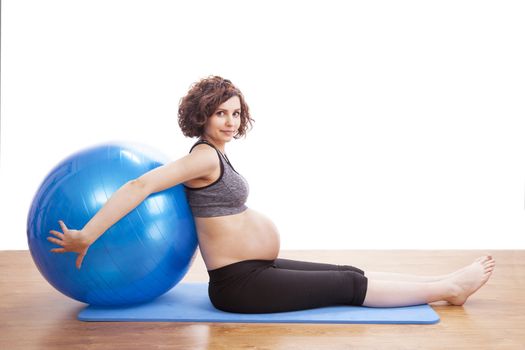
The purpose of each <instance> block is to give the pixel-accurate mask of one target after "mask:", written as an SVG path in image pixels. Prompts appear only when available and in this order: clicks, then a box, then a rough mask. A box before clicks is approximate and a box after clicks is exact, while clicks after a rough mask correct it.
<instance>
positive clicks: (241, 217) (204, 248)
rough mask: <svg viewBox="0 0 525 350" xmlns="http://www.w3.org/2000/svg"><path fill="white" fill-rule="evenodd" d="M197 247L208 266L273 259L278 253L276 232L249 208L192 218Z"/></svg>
mask: <svg viewBox="0 0 525 350" xmlns="http://www.w3.org/2000/svg"><path fill="white" fill-rule="evenodd" d="M195 224H196V227H197V233H198V237H199V248H200V251H201V254H202V258H203V259H204V263H205V264H206V268H207V269H208V270H213V269H217V268H219V267H222V266H225V265H229V264H233V263H235V262H238V261H242V260H252V259H263V260H273V259H276V258H277V255H278V254H279V247H280V239H279V232H278V231H277V227H276V226H275V225H274V223H273V222H272V221H271V220H270V219H268V218H267V217H266V216H264V215H262V214H260V213H258V212H256V211H255V210H252V209H249V208H248V209H247V210H245V211H244V212H242V213H239V214H236V215H228V216H219V217H213V218H198V217H197V218H195Z"/></svg>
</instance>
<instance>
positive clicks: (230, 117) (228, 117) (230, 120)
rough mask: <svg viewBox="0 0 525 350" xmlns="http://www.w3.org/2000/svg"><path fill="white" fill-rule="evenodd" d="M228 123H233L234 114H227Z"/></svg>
mask: <svg viewBox="0 0 525 350" xmlns="http://www.w3.org/2000/svg"><path fill="white" fill-rule="evenodd" d="M226 124H227V125H233V116H232V115H227V116H226Z"/></svg>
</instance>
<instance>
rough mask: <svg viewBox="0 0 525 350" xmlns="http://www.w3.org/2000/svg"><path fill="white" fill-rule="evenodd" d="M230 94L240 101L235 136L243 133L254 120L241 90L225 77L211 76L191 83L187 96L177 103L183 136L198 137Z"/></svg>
mask: <svg viewBox="0 0 525 350" xmlns="http://www.w3.org/2000/svg"><path fill="white" fill-rule="evenodd" d="M233 96H238V97H239V99H240V100H241V125H240V126H239V130H238V131H237V133H236V134H235V135H234V138H236V139H238V138H240V137H241V136H245V135H246V132H247V131H248V127H250V129H251V127H252V123H253V122H254V121H255V120H253V119H252V118H251V117H250V111H249V108H248V105H247V104H246V101H245V100H244V96H243V95H242V93H241V91H240V90H239V89H238V88H236V87H235V85H233V84H232V82H231V81H229V80H228V79H224V78H221V77H220V76H216V75H211V76H209V77H207V78H204V79H201V80H200V81H198V82H196V83H193V84H192V85H191V87H190V90H189V91H188V93H187V94H186V96H184V97H182V98H181V99H180V103H179V114H178V118H179V126H180V128H181V130H182V133H183V134H184V136H186V137H200V136H202V134H203V133H204V125H205V124H206V121H207V120H208V117H210V116H211V115H213V113H215V111H216V110H217V108H219V106H220V105H221V104H222V103H224V102H225V101H227V100H229V99H230V98H232V97H233Z"/></svg>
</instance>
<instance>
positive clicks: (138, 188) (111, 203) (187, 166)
mask: <svg viewBox="0 0 525 350" xmlns="http://www.w3.org/2000/svg"><path fill="white" fill-rule="evenodd" d="M218 166H219V163H218V162H217V155H216V154H215V151H214V150H213V149H212V148H210V147H206V148H199V147H197V148H195V150H194V151H193V152H192V153H190V154H188V155H187V156H185V157H183V158H181V159H179V160H177V161H175V162H171V163H168V164H166V165H163V166H160V167H158V168H155V169H153V170H151V171H149V172H147V173H145V174H144V175H142V176H140V177H139V178H137V179H134V180H131V181H129V182H127V183H126V184H124V185H123V186H122V187H120V188H119V189H118V190H117V191H115V193H113V195H112V196H111V197H110V198H109V199H108V201H107V202H106V203H105V204H104V206H103V207H102V208H101V209H100V210H99V211H98V212H97V213H96V214H95V215H94V216H93V217H92V218H91V220H89V221H88V222H87V223H86V225H85V226H84V228H83V229H81V230H73V229H69V228H67V226H66V225H65V224H64V223H63V222H62V221H60V226H61V228H62V231H63V232H59V231H55V230H51V231H50V233H51V234H53V235H54V236H55V237H51V236H50V237H48V240H49V241H50V242H53V243H55V244H57V245H59V246H60V248H54V249H51V251H52V252H54V253H65V252H76V253H78V254H79V255H78V258H77V267H78V268H80V266H81V264H82V260H83V259H84V256H85V255H86V253H87V250H88V248H89V246H90V245H91V244H93V242H95V241H96V240H97V239H98V238H99V237H100V236H101V235H102V234H103V233H104V232H106V231H107V230H108V229H109V228H110V227H111V226H113V225H114V224H115V223H116V222H117V221H119V220H120V219H121V218H122V217H124V216H125V215H126V214H128V213H129V212H130V211H132V210H133V209H134V208H136V207H137V206H138V205H139V204H140V203H142V201H144V200H145V199H146V198H147V197H148V196H149V195H150V194H152V193H155V192H160V191H163V190H165V189H167V188H170V187H173V186H176V185H178V184H180V183H183V182H186V181H188V180H191V179H196V178H200V177H205V176H207V175H209V174H211V173H212V172H213V171H214V170H215V169H216V168H217V167H218Z"/></svg>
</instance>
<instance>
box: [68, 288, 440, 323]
mask: <svg viewBox="0 0 525 350" xmlns="http://www.w3.org/2000/svg"><path fill="white" fill-rule="evenodd" d="M78 319H79V320H81V321H128V322H129V321H137V322H138V321H140V322H144V321H146V322H148V321H149V322H233V323H396V324H399V323H406V324H432V323H436V322H438V321H439V316H438V315H437V314H436V312H435V311H434V310H433V309H432V308H431V307H430V306H429V305H426V304H425V305H417V306H409V307H395V308H369V307H357V306H345V305H341V306H331V307H323V308H317V309H310V310H301V311H291V312H279V313H268V314H237V313H229V312H224V311H220V310H217V309H216V308H215V307H213V305H212V304H211V302H210V299H209V297H208V284H207V283H179V284H178V285H176V286H175V287H174V288H173V289H172V290H170V291H169V292H168V293H166V294H164V295H162V296H160V297H159V298H157V299H155V300H153V301H152V302H149V303H146V304H140V305H134V306H128V307H96V306H88V307H86V308H85V309H84V310H82V311H81V312H80V313H79V315H78Z"/></svg>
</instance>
